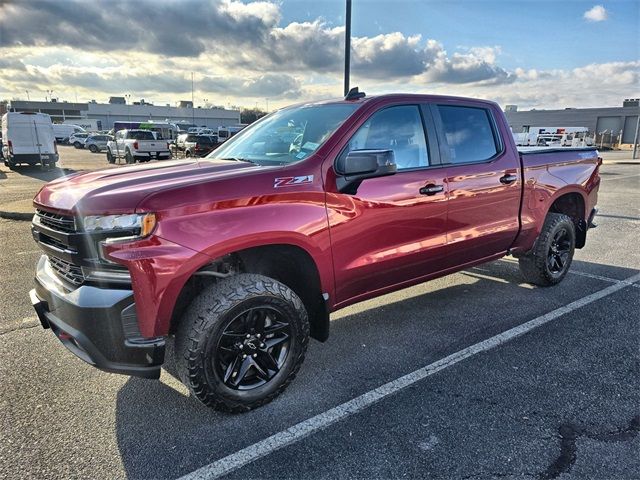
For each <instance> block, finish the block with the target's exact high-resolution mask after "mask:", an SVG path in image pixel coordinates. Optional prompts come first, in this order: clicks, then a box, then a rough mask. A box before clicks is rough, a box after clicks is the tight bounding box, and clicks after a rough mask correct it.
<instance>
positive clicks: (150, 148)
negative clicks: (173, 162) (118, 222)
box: [107, 130, 171, 163]
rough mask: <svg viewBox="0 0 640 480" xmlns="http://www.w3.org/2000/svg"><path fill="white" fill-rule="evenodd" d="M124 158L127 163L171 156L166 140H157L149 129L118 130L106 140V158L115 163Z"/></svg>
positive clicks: (163, 158) (164, 158)
mask: <svg viewBox="0 0 640 480" xmlns="http://www.w3.org/2000/svg"><path fill="white" fill-rule="evenodd" d="M118 158H124V159H125V160H126V162H127V163H135V162H137V161H140V162H148V161H149V160H154V159H156V160H166V159H169V158H171V152H170V151H169V144H168V143H167V141H166V140H157V139H156V135H155V133H154V132H152V131H150V130H118V131H117V132H116V134H115V136H114V137H113V139H111V140H109V141H108V142H107V160H108V161H109V163H115V161H116V160H117V159H118Z"/></svg>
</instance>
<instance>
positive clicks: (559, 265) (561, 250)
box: [547, 228, 572, 275]
mask: <svg viewBox="0 0 640 480" xmlns="http://www.w3.org/2000/svg"><path fill="white" fill-rule="evenodd" d="M571 244H572V242H571V236H570V235H569V232H568V231H567V229H566V228H561V229H560V230H558V231H557V232H556V233H555V235H554V236H553V239H552V240H551V244H550V245H549V252H548V253H547V267H548V268H549V272H551V273H552V274H553V275H560V274H562V273H563V272H564V270H565V268H566V266H567V260H568V259H569V255H570V253H571Z"/></svg>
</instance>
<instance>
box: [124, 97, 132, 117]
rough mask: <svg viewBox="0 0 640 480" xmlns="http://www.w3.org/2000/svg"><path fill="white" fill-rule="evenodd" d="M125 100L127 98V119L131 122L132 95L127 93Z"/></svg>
mask: <svg viewBox="0 0 640 480" xmlns="http://www.w3.org/2000/svg"><path fill="white" fill-rule="evenodd" d="M124 98H126V99H127V100H126V102H127V118H128V119H129V121H131V94H130V93H126V94H125V96H124Z"/></svg>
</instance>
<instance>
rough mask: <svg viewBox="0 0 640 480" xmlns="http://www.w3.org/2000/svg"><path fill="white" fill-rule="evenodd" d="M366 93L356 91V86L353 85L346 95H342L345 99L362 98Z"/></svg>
mask: <svg viewBox="0 0 640 480" xmlns="http://www.w3.org/2000/svg"><path fill="white" fill-rule="evenodd" d="M365 96H366V93H364V92H360V91H358V87H353V88H352V89H351V90H349V93H347V96H346V97H344V99H345V100H358V99H359V98H364V97H365Z"/></svg>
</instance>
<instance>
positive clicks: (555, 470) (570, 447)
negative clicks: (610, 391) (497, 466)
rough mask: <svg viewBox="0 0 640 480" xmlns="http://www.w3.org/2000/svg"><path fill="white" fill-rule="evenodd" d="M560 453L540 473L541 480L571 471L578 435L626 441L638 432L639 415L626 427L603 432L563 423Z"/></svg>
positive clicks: (607, 440)
mask: <svg viewBox="0 0 640 480" xmlns="http://www.w3.org/2000/svg"><path fill="white" fill-rule="evenodd" d="M558 430H559V433H560V455H559V456H558V458H556V459H555V460H554V462H553V463H552V464H551V465H549V467H548V468H547V469H546V470H545V471H544V472H542V473H541V474H540V476H539V478H541V479H543V480H548V479H553V478H558V477H559V476H560V475H561V474H563V473H567V472H570V471H571V468H572V467H573V465H574V464H575V463H576V459H577V446H576V441H577V439H578V438H579V437H587V438H590V439H592V440H597V441H601V442H607V443H610V442H626V441H629V440H631V439H633V438H635V437H636V436H637V435H638V433H639V432H640V416H636V417H634V418H633V419H631V421H630V422H629V424H628V425H627V426H626V427H623V428H620V429H616V430H613V431H605V432H592V431H589V430H587V429H586V428H582V427H579V426H577V425H575V424H573V423H564V424H562V425H560V427H559V429H558Z"/></svg>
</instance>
